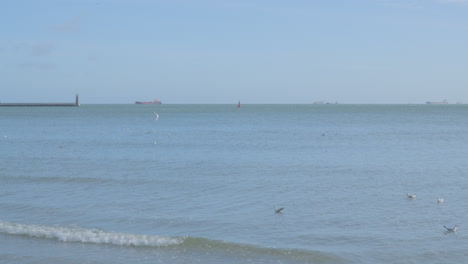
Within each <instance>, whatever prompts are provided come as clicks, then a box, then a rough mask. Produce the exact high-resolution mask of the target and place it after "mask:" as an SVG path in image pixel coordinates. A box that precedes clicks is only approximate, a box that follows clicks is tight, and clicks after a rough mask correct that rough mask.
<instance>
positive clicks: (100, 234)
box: [0, 221, 185, 247]
mask: <svg viewBox="0 0 468 264" xmlns="http://www.w3.org/2000/svg"><path fill="white" fill-rule="evenodd" d="M0 233H3V234H9V235H20V236H29V237H38V238H48V239H56V240H59V241H63V242H81V243H94V244H111V245H117V246H137V247H138V246H145V247H162V246H171V245H179V244H182V243H183V242H184V240H185V237H164V236H151V235H139V234H125V233H115V232H107V231H102V230H98V229H82V228H73V227H72V228H66V227H48V226H40V225H25V224H17V223H10V222H3V221H0Z"/></svg>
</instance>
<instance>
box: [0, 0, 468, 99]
mask: <svg viewBox="0 0 468 264" xmlns="http://www.w3.org/2000/svg"><path fill="white" fill-rule="evenodd" d="M75 94H79V95H80V99H81V103H82V104H101V103H102V104H132V103H134V101H150V100H154V99H160V100H161V101H162V102H163V103H164V104H166V103H167V104H236V103H237V102H238V100H240V101H241V102H242V103H244V104H309V103H313V102H315V101H326V102H333V103H334V102H339V103H343V104H407V103H414V104H420V103H425V102H426V101H442V100H447V101H448V102H449V103H456V102H465V103H468V0H290V1H284V0H283V1H280V0H40V1H38V0H5V1H2V3H1V8H0V102H4V103H7V102H9V103H10V102H73V101H74V97H75Z"/></svg>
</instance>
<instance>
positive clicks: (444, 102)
mask: <svg viewBox="0 0 468 264" xmlns="http://www.w3.org/2000/svg"><path fill="white" fill-rule="evenodd" d="M426 104H448V102H447V100H443V101H442V102H430V101H427V102H426Z"/></svg>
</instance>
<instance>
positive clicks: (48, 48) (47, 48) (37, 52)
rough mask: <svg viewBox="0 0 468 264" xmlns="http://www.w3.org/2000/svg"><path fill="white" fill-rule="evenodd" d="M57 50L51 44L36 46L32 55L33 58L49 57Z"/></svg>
mask: <svg viewBox="0 0 468 264" xmlns="http://www.w3.org/2000/svg"><path fill="white" fill-rule="evenodd" d="M54 50H55V46H54V45H53V44H50V43H41V44H36V45H33V46H32V47H31V55H33V56H47V55H50V54H51V53H52V52H53V51H54Z"/></svg>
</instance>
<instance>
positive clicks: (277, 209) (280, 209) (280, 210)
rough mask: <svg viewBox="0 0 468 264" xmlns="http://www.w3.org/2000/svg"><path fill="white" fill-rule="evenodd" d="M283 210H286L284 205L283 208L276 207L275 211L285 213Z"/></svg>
mask: <svg viewBox="0 0 468 264" xmlns="http://www.w3.org/2000/svg"><path fill="white" fill-rule="evenodd" d="M283 210H284V208H283V207H281V208H278V207H276V208H275V213H276V214H282V213H283Z"/></svg>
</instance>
